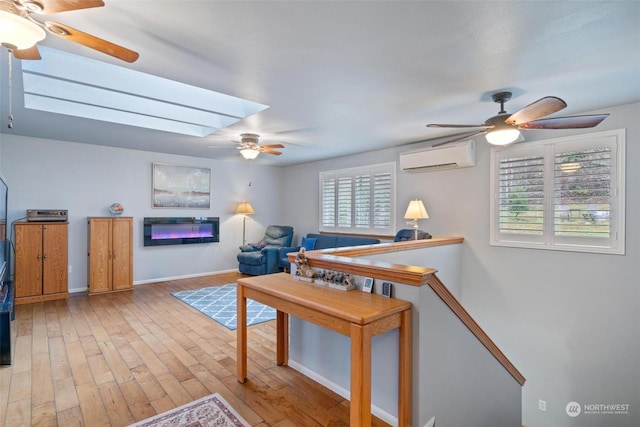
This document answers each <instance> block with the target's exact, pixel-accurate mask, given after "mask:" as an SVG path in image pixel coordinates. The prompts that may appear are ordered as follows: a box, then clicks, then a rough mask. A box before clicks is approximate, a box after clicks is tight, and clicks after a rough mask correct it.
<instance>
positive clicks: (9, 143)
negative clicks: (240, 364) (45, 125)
mask: <svg viewBox="0 0 640 427" xmlns="http://www.w3.org/2000/svg"><path fill="white" fill-rule="evenodd" d="M1 141H2V142H1V144H0V145H1V147H0V150H1V152H2V157H1V158H0V170H1V171H2V173H3V175H4V176H5V178H6V180H7V181H8V183H9V186H10V190H9V221H10V222H11V221H15V220H16V219H19V218H23V217H24V216H25V211H26V210H27V209H68V210H69V265H70V266H71V267H72V273H71V274H70V275H69V289H70V291H77V290H86V288H87V222H86V218H87V216H105V215H108V214H109V213H108V210H107V208H108V206H109V205H110V204H111V203H113V202H116V201H117V202H120V203H122V204H123V205H124V208H125V211H124V215H125V216H133V217H134V240H133V244H134V254H133V256H134V276H133V277H134V282H138V283H140V282H143V283H144V282H147V281H154V280H157V279H161V278H167V277H177V276H188V275H198V274H203V273H209V272H217V271H225V270H235V269H237V268H238V263H237V261H236V254H237V252H238V246H239V245H241V244H242V218H241V217H240V216H238V215H234V214H233V212H234V210H235V208H236V205H237V204H238V203H239V202H241V201H242V200H244V199H247V200H250V202H251V203H252V205H253V207H254V209H255V210H256V214H255V215H253V216H252V217H251V219H250V220H248V222H247V240H249V241H252V240H253V241H257V240H259V239H260V237H261V236H262V235H263V232H264V228H265V227H266V225H268V224H272V223H278V220H279V218H280V210H281V194H280V192H279V191H278V188H280V181H281V175H282V174H281V169H279V168H273V167H262V166H257V165H255V164H254V165H252V166H251V167H249V163H248V162H243V161H238V162H223V161H214V160H211V159H202V158H193V157H185V156H175V155H169V154H158V153H149V152H144V151H135V150H122V149H117V148H109V147H101V146H96V145H89V144H77V143H71V142H61V141H53V140H45V139H37V138H25V137H20V136H11V135H4V134H3V135H2V140H1ZM153 162H161V163H171V164H179V165H186V166H197V167H208V168H211V176H212V179H211V181H212V185H211V208H210V209H208V210H202V209H153V208H152V207H151V165H152V163H153ZM250 180H251V183H252V185H251V186H249V182H250ZM145 216H187V217H189V216H218V217H220V243H209V244H191V245H181V246H161V247H144V246H143V235H142V221H143V217H145Z"/></svg>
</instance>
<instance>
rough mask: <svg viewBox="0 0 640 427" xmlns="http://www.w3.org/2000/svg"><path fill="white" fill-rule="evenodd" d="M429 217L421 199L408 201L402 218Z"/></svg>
mask: <svg viewBox="0 0 640 427" xmlns="http://www.w3.org/2000/svg"><path fill="white" fill-rule="evenodd" d="M424 218H429V214H428V213H427V210H426V209H425V207H424V203H422V200H418V199H416V200H412V201H410V202H409V206H408V207H407V211H406V212H405V214H404V219H424Z"/></svg>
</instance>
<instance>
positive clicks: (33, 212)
mask: <svg viewBox="0 0 640 427" xmlns="http://www.w3.org/2000/svg"><path fill="white" fill-rule="evenodd" d="M68 219H69V212H68V211H67V210H66V209H27V221H40V222H41V221H67V220H68Z"/></svg>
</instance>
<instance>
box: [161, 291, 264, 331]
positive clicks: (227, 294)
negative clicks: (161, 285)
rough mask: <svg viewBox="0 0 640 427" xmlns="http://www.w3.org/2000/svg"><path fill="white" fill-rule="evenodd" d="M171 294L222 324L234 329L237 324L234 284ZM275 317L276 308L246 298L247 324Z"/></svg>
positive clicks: (255, 323)
mask: <svg viewBox="0 0 640 427" xmlns="http://www.w3.org/2000/svg"><path fill="white" fill-rule="evenodd" d="M171 295H173V296H174V297H176V298H178V299H179V300H180V301H182V302H184V303H185V304H188V305H189V306H191V307H193V308H195V309H196V310H198V311H200V312H202V313H204V314H206V315H207V316H209V317H210V318H212V319H213V320H215V321H216V322H218V323H220V324H221V325H223V326H226V327H227V328H229V329H231V330H232V331H233V330H235V329H236V328H237V327H238V325H237V308H238V307H237V304H238V301H237V299H236V295H237V292H236V284H235V283H230V284H228V285H222V286H212V287H209V288H202V289H194V290H191V291H180V292H173V293H172V294H171ZM275 318H276V310H275V309H274V308H272V307H269V306H266V305H264V304H262V303H259V302H256V301H254V300H252V299H249V298H247V326H251V325H257V324H258V323H262V322H268V321H269V320H274V319H275Z"/></svg>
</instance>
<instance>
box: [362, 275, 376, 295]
mask: <svg viewBox="0 0 640 427" xmlns="http://www.w3.org/2000/svg"><path fill="white" fill-rule="evenodd" d="M372 289H373V277H365V278H364V283H363V284H362V292H368V293H371V290H372Z"/></svg>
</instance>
